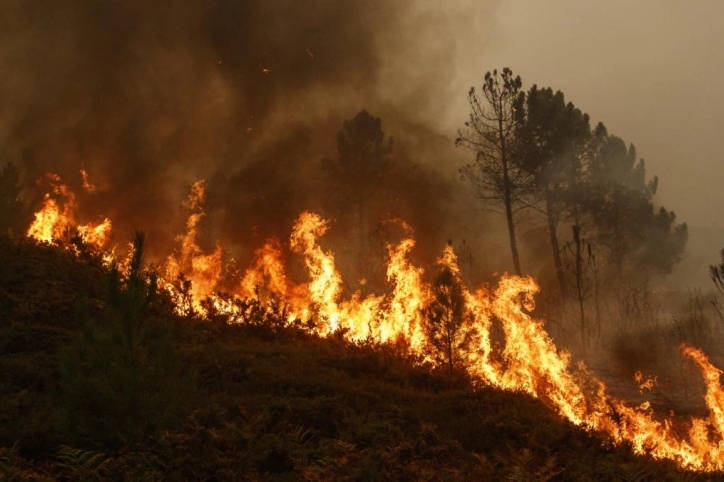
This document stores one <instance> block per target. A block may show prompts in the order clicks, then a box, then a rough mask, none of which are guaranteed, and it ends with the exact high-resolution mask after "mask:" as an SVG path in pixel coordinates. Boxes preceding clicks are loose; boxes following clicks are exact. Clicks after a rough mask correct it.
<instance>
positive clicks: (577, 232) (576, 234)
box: [573, 225, 588, 358]
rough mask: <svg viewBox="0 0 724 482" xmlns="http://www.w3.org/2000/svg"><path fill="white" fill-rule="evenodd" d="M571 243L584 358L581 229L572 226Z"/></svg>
mask: <svg viewBox="0 0 724 482" xmlns="http://www.w3.org/2000/svg"><path fill="white" fill-rule="evenodd" d="M573 242H574V244H575V245H576V290H577V294H578V307H579V309H580V315H581V320H580V328H581V350H582V352H583V357H584V358H585V357H586V350H587V348H588V333H587V332H588V329H587V327H586V312H585V309H584V304H583V302H584V298H585V293H584V289H583V243H582V242H581V227H580V226H578V225H576V226H573Z"/></svg>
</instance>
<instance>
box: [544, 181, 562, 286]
mask: <svg viewBox="0 0 724 482" xmlns="http://www.w3.org/2000/svg"><path fill="white" fill-rule="evenodd" d="M545 194H546V217H547V218H548V233H549V235H550V238H551V249H552V250H553V266H554V267H555V270H556V277H557V278H558V285H559V286H560V288H561V294H563V295H565V294H566V279H565V276H564V273H563V261H562V260H561V248H560V246H559V245H558V226H557V224H558V223H557V222H556V218H555V211H554V209H555V208H554V206H553V195H552V193H551V191H550V190H549V189H546V191H545Z"/></svg>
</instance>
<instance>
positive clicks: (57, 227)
mask: <svg viewBox="0 0 724 482" xmlns="http://www.w3.org/2000/svg"><path fill="white" fill-rule="evenodd" d="M81 172H82V173H84V172H85V171H83V170H81ZM38 184H40V185H47V186H48V189H49V191H48V193H47V194H45V196H44V198H43V206H42V207H41V209H40V210H39V211H37V212H36V213H35V220H34V221H33V222H32V224H31V225H30V227H29V228H28V232H27V236H28V237H30V238H34V239H36V240H38V241H41V242H44V243H52V242H53V241H54V240H56V239H61V238H63V236H64V235H65V234H66V233H68V232H69V230H70V229H71V228H73V227H74V226H76V223H75V210H76V208H77V204H76V200H75V194H74V193H73V191H71V190H70V188H68V186H66V185H65V184H63V183H62V182H61V179H60V176H59V175H58V174H55V173H48V174H46V175H45V176H43V177H41V178H40V179H39V180H38ZM77 229H78V234H79V235H80V237H81V238H82V239H83V241H84V242H85V243H86V244H89V245H91V246H93V247H95V248H96V249H98V250H102V249H104V248H105V246H106V244H107V243H108V241H109V239H110V234H111V220H110V219H108V218H105V219H104V220H103V221H102V222H101V223H100V224H93V223H89V224H83V225H79V226H77Z"/></svg>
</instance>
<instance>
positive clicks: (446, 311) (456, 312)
mask: <svg viewBox="0 0 724 482" xmlns="http://www.w3.org/2000/svg"><path fill="white" fill-rule="evenodd" d="M432 294H433V300H432V302H431V303H430V304H428V305H427V306H426V307H425V308H423V310H422V315H423V316H422V319H423V330H424V332H425V335H426V337H427V343H428V346H427V349H426V351H427V354H428V355H429V356H430V357H431V358H432V359H433V360H435V361H436V362H437V363H438V364H439V365H445V366H447V368H448V372H449V373H450V374H452V373H453V371H454V369H455V368H457V367H460V366H463V365H464V360H465V354H466V353H468V352H469V350H470V349H471V345H472V343H473V341H474V339H475V331H474V327H473V326H472V325H471V323H470V320H469V317H468V316H467V315H466V310H465V298H464V296H463V290H462V283H461V281H460V279H459V278H458V276H457V275H456V274H455V273H453V272H452V271H451V270H450V268H444V269H443V270H442V271H440V273H439V274H438V275H437V276H436V277H435V281H434V282H433V285H432Z"/></svg>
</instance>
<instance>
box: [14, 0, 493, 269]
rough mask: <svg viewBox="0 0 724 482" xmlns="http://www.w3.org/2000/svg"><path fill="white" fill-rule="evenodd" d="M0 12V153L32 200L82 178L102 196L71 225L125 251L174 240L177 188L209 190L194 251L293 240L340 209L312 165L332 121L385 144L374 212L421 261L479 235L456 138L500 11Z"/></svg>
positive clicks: (24, 7)
mask: <svg viewBox="0 0 724 482" xmlns="http://www.w3.org/2000/svg"><path fill="white" fill-rule="evenodd" d="M2 8H3V12H4V13H3V15H2V18H1V19H0V28H2V30H3V32H4V35H3V40H2V41H0V67H1V68H2V71H3V76H2V78H0V146H1V147H2V149H1V150H0V152H3V153H4V157H6V158H7V159H6V160H12V161H14V162H15V163H16V164H18V165H19V166H20V167H21V169H22V172H23V176H24V180H25V189H24V196H25V198H26V199H27V200H30V201H31V202H34V203H38V202H39V199H40V196H42V194H43V193H42V192H41V191H40V189H39V188H38V187H37V186H36V185H35V183H34V180H35V179H37V178H38V177H40V176H42V175H43V174H44V173H46V172H57V173H59V174H60V175H61V177H62V178H63V180H64V181H65V182H67V183H68V184H70V185H71V187H72V188H74V189H75V190H76V191H78V192H80V191H81V184H82V179H81V177H80V175H79V168H80V167H81V166H83V167H84V168H85V169H86V171H87V172H88V174H89V176H90V178H91V182H93V183H94V184H95V185H96V186H97V189H96V190H95V191H94V192H93V193H85V194H82V197H81V199H80V203H79V205H80V209H81V210H82V212H81V213H80V221H83V220H86V219H87V220H96V219H98V218H99V217H100V216H101V215H103V216H108V217H110V218H111V219H112V220H113V222H114V229H115V232H116V241H118V242H123V241H124V240H126V239H128V238H129V237H130V233H131V232H132V230H134V229H137V228H141V229H145V230H146V231H148V232H149V239H150V252H151V254H155V255H157V256H160V255H165V254H167V251H168V246H170V245H171V244H172V243H173V240H174V237H175V236H176V235H177V234H178V233H179V232H180V231H181V230H182V229H183V216H182V214H183V213H182V209H181V206H180V205H181V200H182V199H183V198H184V197H185V195H186V194H187V192H188V186H189V185H190V184H191V183H193V182H194V181H196V180H197V179H207V181H208V201H207V209H208V215H207V217H206V218H205V219H204V220H203V223H202V227H203V231H204V233H205V238H204V240H205V241H206V243H207V244H209V245H210V244H213V243H215V242H217V241H220V242H222V243H224V245H229V246H234V245H236V246H237V247H239V249H240V250H241V251H242V255H243V253H247V254H248V253H251V251H252V250H253V249H255V248H256V247H258V245H259V244H260V243H261V242H262V241H263V238H265V237H267V236H271V235H278V236H281V237H286V236H287V235H288V232H289V229H290V227H291V225H292V221H293V219H294V217H295V216H296V215H297V214H298V213H299V212H300V211H301V210H303V209H314V210H317V211H322V212H323V211H324V210H325V209H327V211H329V212H328V213H327V214H329V215H331V216H335V215H336V214H338V213H335V212H332V211H330V208H329V202H328V201H327V202H325V199H327V198H326V197H325V196H326V194H325V193H328V191H329V190H330V189H331V186H330V184H329V180H328V176H327V175H326V174H325V173H324V172H323V171H322V170H321V166H320V160H321V158H322V157H324V156H328V157H330V156H333V155H334V149H335V144H334V139H335V134H336V132H337V131H338V130H339V129H340V127H341V123H342V121H343V120H344V119H346V118H351V117H353V116H354V115H355V114H356V113H357V112H358V111H359V110H361V109H367V110H368V111H370V112H371V113H372V114H373V115H375V116H379V117H381V119H382V122H383V129H384V130H385V133H386V135H388V136H392V137H394V138H395V155H394V157H395V159H394V161H395V166H396V168H395V170H394V172H393V173H392V174H391V179H390V180H389V181H388V182H387V183H386V184H384V185H382V186H380V191H381V192H383V193H384V195H383V196H382V197H383V199H384V201H380V203H379V204H380V205H378V206H377V207H376V208H374V209H372V213H373V215H374V216H378V217H404V218H406V219H407V220H408V221H409V222H410V224H411V225H412V226H413V227H414V228H415V229H416V230H418V233H417V234H418V237H423V236H425V237H428V236H429V237H430V241H429V243H430V246H429V248H430V251H431V252H432V251H433V245H434V251H437V252H439V249H440V248H441V247H442V246H443V245H444V243H445V240H446V238H448V237H455V238H456V239H460V238H462V237H464V236H470V235H471V234H470V233H471V232H474V231H475V229H473V228H472V227H471V225H472V224H473V223H470V222H469V221H467V220H466V218H467V214H468V213H467V211H466V212H465V213H464V214H461V208H460V206H461V200H462V199H464V198H465V196H466V195H467V193H463V192H462V191H463V190H464V189H465V188H466V187H465V186H463V185H461V184H460V182H459V180H458V179H457V174H456V173H457V169H458V168H459V167H460V164H461V163H463V162H466V161H467V160H468V153H464V152H460V151H456V150H455V149H454V148H453V145H452V142H451V140H450V138H452V137H454V135H455V129H456V128H457V126H458V125H459V124H461V123H462V122H463V121H464V120H465V116H466V106H465V104H464V102H465V93H466V91H467V89H468V88H469V86H470V85H471V84H470V82H472V81H473V80H472V75H471V74H470V70H471V69H470V68H469V66H471V65H473V63H472V58H474V57H475V56H476V55H478V54H479V53H480V51H481V50H483V49H484V47H485V44H486V39H487V38H488V36H489V35H491V32H492V22H491V20H490V19H491V18H493V14H494V12H495V8H496V5H495V3H494V2H490V4H488V5H481V4H480V3H479V2H471V1H468V0H460V1H457V2H448V3H447V4H446V5H445V6H444V7H443V6H440V5H439V2H433V1H428V0H424V1H419V2H406V1H404V0H370V1H367V2H360V1H356V0H342V1H339V0H318V1H315V2H299V1H298V0H274V1H269V0H251V1H231V0H187V1H180V0H158V1H153V2H148V1H146V0H108V1H103V2H101V1H99V0H72V1H68V2H63V3H62V5H61V4H59V3H58V2H53V1H50V0H38V1H33V2H28V1H25V0H4V1H3V5H2ZM466 69H467V70H466ZM476 74H477V73H476ZM3 163H4V162H3ZM388 201H391V203H387V202H388ZM384 203H387V205H386V206H384V205H382V204H384ZM36 206H37V204H36V205H35V206H33V207H36ZM462 210H463V211H465V208H462ZM375 221H379V219H378V220H375ZM472 236H473V237H475V234H472ZM424 243H425V242H424V241H423V251H424V247H425V246H424Z"/></svg>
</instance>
